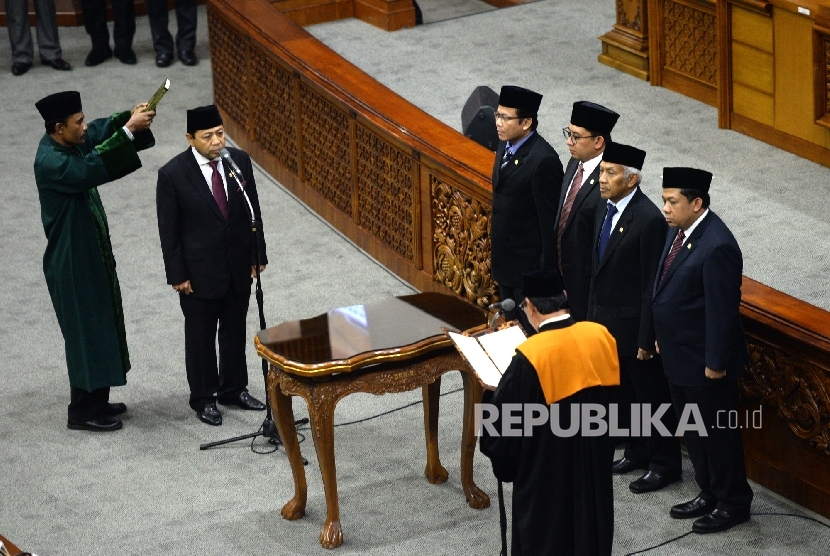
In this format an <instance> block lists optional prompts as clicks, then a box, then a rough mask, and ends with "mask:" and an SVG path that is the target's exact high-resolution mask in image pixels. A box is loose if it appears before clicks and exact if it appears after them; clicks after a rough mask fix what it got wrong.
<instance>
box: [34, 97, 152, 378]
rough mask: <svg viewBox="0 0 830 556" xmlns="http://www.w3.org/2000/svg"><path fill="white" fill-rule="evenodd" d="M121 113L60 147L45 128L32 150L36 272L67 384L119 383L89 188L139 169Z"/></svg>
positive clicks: (108, 256)
mask: <svg viewBox="0 0 830 556" xmlns="http://www.w3.org/2000/svg"><path fill="white" fill-rule="evenodd" d="M129 118H130V113H129V112H121V113H119V114H113V115H112V116H111V117H110V118H102V119H98V120H93V121H92V122H89V124H88V126H89V128H88V130H87V139H86V142H85V143H84V144H83V145H78V146H75V147H64V146H62V145H61V144H60V143H58V142H57V141H55V140H54V139H52V138H51V137H50V136H49V135H48V134H47V135H44V136H43V138H42V139H41V140H40V145H38V150H37V155H36V156H35V182H36V183H37V189H38V196H39V197H40V215H41V220H42V221H43V230H44V232H46V239H47V245H46V252H45V253H44V254H43V273H44V274H45V275H46V284H47V286H48V288H49V295H50V296H51V297H52V305H53V306H54V308H55V314H56V315H57V317H58V323H59V324H60V328H61V332H62V333H63V339H64V343H65V347H66V366H67V368H68V371H69V384H70V385H71V386H73V387H75V388H80V389H82V390H86V391H88V392H91V391H93V390H97V389H99V388H104V387H109V386H121V385H124V384H126V382H127V371H129V370H130V354H129V352H128V350H127V338H126V333H125V330H124V313H123V310H122V308H121V289H120V287H119V285H118V276H117V275H116V273H115V258H114V257H113V254H112V244H111V243H110V237H109V226H108V225H107V215H106V213H105V212H104V205H103V204H101V197H100V196H99V195H98V189H96V187H97V186H99V185H102V184H105V183H109V182H111V181H114V180H117V179H118V178H121V177H123V176H126V175H127V174H129V173H130V172H133V171H135V170H137V169H138V168H140V167H141V161H140V160H139V158H138V154H137V151H139V150H142V149H146V148H149V147H152V146H153V145H154V144H155V139H154V138H153V134H152V133H151V132H150V131H149V130H148V131H144V132H139V133H137V134H135V140H134V141H130V138H129V137H128V136H127V134H126V133H125V132H124V130H123V129H121V128H122V126H124V124H126V123H127V121H128V120H129Z"/></svg>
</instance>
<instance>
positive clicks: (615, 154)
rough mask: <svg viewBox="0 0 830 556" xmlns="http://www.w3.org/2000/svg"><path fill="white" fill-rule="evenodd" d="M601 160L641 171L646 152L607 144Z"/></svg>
mask: <svg viewBox="0 0 830 556" xmlns="http://www.w3.org/2000/svg"><path fill="white" fill-rule="evenodd" d="M580 127H582V126H580ZM602 159H603V160H604V161H605V162H610V163H612V164H622V165H623V166H630V167H631V168H637V169H638V170H642V169H643V162H645V160H646V151H641V150H640V149H638V148H637V147H632V146H629V145H623V144H622V143H608V145H607V146H606V147H605V151H603V153H602Z"/></svg>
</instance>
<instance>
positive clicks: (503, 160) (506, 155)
mask: <svg viewBox="0 0 830 556" xmlns="http://www.w3.org/2000/svg"><path fill="white" fill-rule="evenodd" d="M511 158H513V153H512V152H510V149H508V148H507V145H505V146H504V156H502V157H501V166H500V167H499V168H504V167H505V166H507V163H508V162H510V159H511Z"/></svg>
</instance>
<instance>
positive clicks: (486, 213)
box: [430, 175, 495, 307]
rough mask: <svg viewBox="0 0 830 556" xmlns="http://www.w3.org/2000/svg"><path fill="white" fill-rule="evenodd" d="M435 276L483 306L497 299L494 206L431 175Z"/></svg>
mask: <svg viewBox="0 0 830 556" xmlns="http://www.w3.org/2000/svg"><path fill="white" fill-rule="evenodd" d="M430 192H431V196H432V222H433V226H434V231H433V239H432V241H433V251H434V256H433V260H434V265H435V268H434V270H433V272H434V276H435V280H436V281H437V282H440V283H442V284H444V285H445V286H447V287H448V288H450V289H451V290H452V291H454V292H455V293H457V294H458V295H461V296H463V297H465V298H467V299H469V300H470V301H472V302H474V303H476V304H477V305H479V306H481V307H486V306H487V305H489V304H490V303H492V302H493V295H494V292H495V284H494V283H493V281H492V280H491V279H490V210H489V208H488V207H483V206H482V205H481V203H479V202H478V201H477V200H475V199H473V198H472V197H471V196H470V195H466V194H464V193H462V192H461V191H459V190H458V189H456V188H454V187H452V186H450V185H448V184H446V183H443V182H442V181H441V180H440V179H439V178H438V177H437V176H434V175H430Z"/></svg>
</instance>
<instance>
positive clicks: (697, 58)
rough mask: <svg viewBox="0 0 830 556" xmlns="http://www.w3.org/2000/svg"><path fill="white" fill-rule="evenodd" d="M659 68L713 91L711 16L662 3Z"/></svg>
mask: <svg viewBox="0 0 830 556" xmlns="http://www.w3.org/2000/svg"><path fill="white" fill-rule="evenodd" d="M663 64H664V66H665V67H666V68H667V69H671V70H674V71H676V72H678V73H681V74H683V75H685V76H686V77H690V78H692V79H695V80H697V81H700V82H702V83H705V84H707V85H711V86H712V87H717V85H718V44H717V28H716V21H715V14H714V13H708V12H705V11H703V10H701V9H697V8H693V7H692V6H689V5H686V4H681V3H679V2H675V1H673V0H664V2H663Z"/></svg>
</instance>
